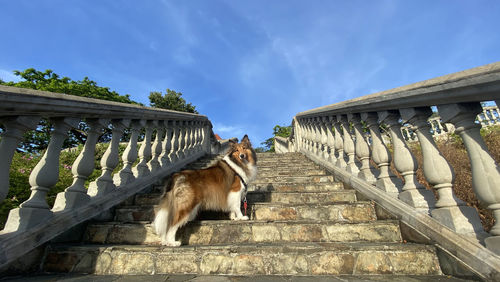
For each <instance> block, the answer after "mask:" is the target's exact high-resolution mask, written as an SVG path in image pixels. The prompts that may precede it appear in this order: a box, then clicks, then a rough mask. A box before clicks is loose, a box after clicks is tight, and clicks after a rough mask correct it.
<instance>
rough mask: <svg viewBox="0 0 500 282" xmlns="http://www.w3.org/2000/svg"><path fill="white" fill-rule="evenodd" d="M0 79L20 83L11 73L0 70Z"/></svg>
mask: <svg viewBox="0 0 500 282" xmlns="http://www.w3.org/2000/svg"><path fill="white" fill-rule="evenodd" d="M0 79H1V80H3V81H14V82H18V81H20V79H19V77H18V76H15V75H14V74H13V73H12V71H8V70H4V69H0Z"/></svg>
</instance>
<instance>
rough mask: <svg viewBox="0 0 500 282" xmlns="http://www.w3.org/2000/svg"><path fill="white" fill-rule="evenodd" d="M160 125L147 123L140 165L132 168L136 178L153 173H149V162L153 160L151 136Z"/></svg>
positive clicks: (140, 151)
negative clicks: (154, 128)
mask: <svg viewBox="0 0 500 282" xmlns="http://www.w3.org/2000/svg"><path fill="white" fill-rule="evenodd" d="M157 125H158V121H156V120H155V121H151V120H149V121H147V122H146V132H145V134H144V140H142V142H141V148H140V149H139V163H138V164H137V165H136V166H135V167H134V168H132V172H133V173H134V176H135V178H140V177H145V176H148V175H149V174H150V173H151V172H150V171H149V167H148V161H149V160H150V159H151V155H152V153H151V139H152V138H151V136H152V135H153V127H155V126H157Z"/></svg>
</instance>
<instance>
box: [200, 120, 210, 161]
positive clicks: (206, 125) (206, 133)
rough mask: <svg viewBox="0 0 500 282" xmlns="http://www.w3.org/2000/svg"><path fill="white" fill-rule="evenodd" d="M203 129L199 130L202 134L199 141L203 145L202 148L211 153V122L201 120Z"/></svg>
mask: <svg viewBox="0 0 500 282" xmlns="http://www.w3.org/2000/svg"><path fill="white" fill-rule="evenodd" d="M202 127H203V130H202V132H201V134H202V136H201V140H202V141H201V142H202V145H203V150H204V151H205V152H206V153H207V154H211V153H212V151H211V150H210V146H211V144H210V130H211V128H212V123H210V121H208V120H206V121H204V122H203V125H202Z"/></svg>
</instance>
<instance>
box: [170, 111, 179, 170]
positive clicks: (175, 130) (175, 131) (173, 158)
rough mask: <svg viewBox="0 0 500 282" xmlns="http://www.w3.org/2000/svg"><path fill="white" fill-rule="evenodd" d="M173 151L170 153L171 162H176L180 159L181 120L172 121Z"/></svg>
mask: <svg viewBox="0 0 500 282" xmlns="http://www.w3.org/2000/svg"><path fill="white" fill-rule="evenodd" d="M172 131H173V133H172V145H171V147H172V151H171V152H170V154H169V155H168V157H169V159H170V162H171V163H175V162H177V161H178V160H179V121H178V120H173V121H172Z"/></svg>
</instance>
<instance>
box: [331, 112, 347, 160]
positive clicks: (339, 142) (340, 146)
mask: <svg viewBox="0 0 500 282" xmlns="http://www.w3.org/2000/svg"><path fill="white" fill-rule="evenodd" d="M332 118H333V119H334V120H333V127H334V128H335V136H334V137H335V150H336V151H337V162H336V163H335V165H336V166H337V167H341V168H344V167H347V163H346V162H345V155H344V139H343V138H342V130H341V126H340V121H338V119H336V117H335V116H334V117H332ZM337 118H338V116H337Z"/></svg>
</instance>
